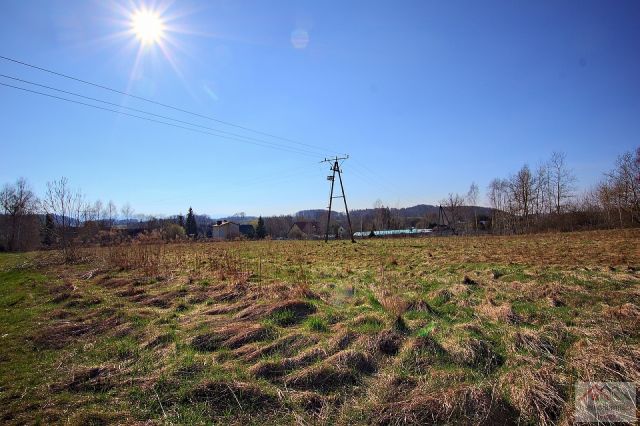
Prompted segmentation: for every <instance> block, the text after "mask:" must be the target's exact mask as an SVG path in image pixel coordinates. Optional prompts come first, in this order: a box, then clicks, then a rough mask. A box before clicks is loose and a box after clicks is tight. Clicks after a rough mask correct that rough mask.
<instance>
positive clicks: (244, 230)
mask: <svg viewBox="0 0 640 426" xmlns="http://www.w3.org/2000/svg"><path fill="white" fill-rule="evenodd" d="M239 229H240V233H241V234H242V235H244V236H245V237H247V238H253V237H255V236H256V229H255V228H254V227H253V225H251V224H246V225H239Z"/></svg>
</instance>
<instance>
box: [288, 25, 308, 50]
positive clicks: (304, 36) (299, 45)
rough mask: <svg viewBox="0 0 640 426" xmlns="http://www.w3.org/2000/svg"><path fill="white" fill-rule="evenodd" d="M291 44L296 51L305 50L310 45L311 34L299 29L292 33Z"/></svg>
mask: <svg viewBox="0 0 640 426" xmlns="http://www.w3.org/2000/svg"><path fill="white" fill-rule="evenodd" d="M291 44H292V45H293V47H295V48H296V49H304V48H306V47H307V45H308V44H309V33H308V32H307V31H305V30H301V29H297V30H293V31H292V32H291Z"/></svg>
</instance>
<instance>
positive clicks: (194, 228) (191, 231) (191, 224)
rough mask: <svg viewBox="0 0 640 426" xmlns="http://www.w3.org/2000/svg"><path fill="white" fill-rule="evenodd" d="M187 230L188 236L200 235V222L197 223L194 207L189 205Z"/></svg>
mask: <svg viewBox="0 0 640 426" xmlns="http://www.w3.org/2000/svg"><path fill="white" fill-rule="evenodd" d="M186 231H187V235H188V236H190V237H191V236H193V237H196V236H197V235H198V224H196V217H195V216H194V214H193V209H191V207H189V213H187V223H186Z"/></svg>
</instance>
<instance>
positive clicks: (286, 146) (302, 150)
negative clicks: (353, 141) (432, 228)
mask: <svg viewBox="0 0 640 426" xmlns="http://www.w3.org/2000/svg"><path fill="white" fill-rule="evenodd" d="M0 59H2V60H5V61H9V62H12V63H15V64H19V65H22V66H25V67H29V68H32V69H36V70H38V71H42V72H46V73H49V74H52V75H55V76H58V77H62V78H65V79H69V80H72V81H76V82H79V83H82V84H86V85H90V86H93V87H97V88H99V89H102V90H107V91H109V92H112V93H117V94H120V95H124V96H127V97H130V98H132V99H137V100H140V101H143V102H147V103H150V104H153V105H156V106H160V107H163V108H168V109H171V110H174V111H178V112H181V113H184V114H189V115H192V116H195V117H199V118H203V119H206V120H210V121H214V122H217V123H219V124H223V125H226V126H230V127H234V128H237V129H241V130H244V131H247V132H252V133H254V134H259V135H262V136H264V137H267V138H271V139H275V140H279V141H280V142H275V141H273V140H266V139H264V138H256V137H252V136H247V135H241V134H238V133H233V132H229V131H226V130H221V129H217V128H212V127H209V126H204V125H201V124H198V123H193V122H190V121H185V120H181V119H177V118H173V117H170V116H166V115H161V114H155V113H153V112H149V111H146V110H142V109H137V108H132V107H127V106H123V105H119V104H116V103H113V102H109V101H105V100H102V99H98V98H94V97H90V96H85V95H82V94H79V93H75V92H71V91H67V90H63V89H60V88H56V87H53V86H49V85H44V84H40V83H35V82H32V81H29V80H25V79H21V78H17V77H11V76H8V75H4V74H0V77H3V78H5V79H11V80H13V81H19V82H21V83H25V84H30V85H34V86H38V87H41V88H44V89H47V90H52V91H56V92H58V93H64V94H67V95H72V96H76V97H80V98H82V99H85V100H89V101H92V102H99V103H101V104H105V105H111V106H114V107H117V108H120V109H127V110H129V111H134V112H138V113H142V114H147V115H149V116H152V117H156V118H159V119H162V120H170V121H173V122H176V123H181V124H184V125H185V126H182V125H176V124H174V123H168V122H166V121H162V120H157V119H150V118H149V117H143V116H138V115H135V114H129V113H126V112H123V111H119V110H113V109H110V108H105V107H101V106H98V105H93V104H88V103H85V102H80V101H76V100H73V99H68V98H63V97H61V96H56V95H51V94H47V93H43V92H39V91H35V90H31V89H26V88H24V87H19V86H14V85H10V84H5V83H0V84H2V85H3V86H5V87H10V88H13V89H18V90H22V91H24V92H30V93H33V94H38V95H41V96H47V97H49V98H53V99H57V100H61V101H66V102H71V103H75V104H78V105H83V106H86V107H92V108H96V109H100V110H103V111H109V112H112V113H117V114H122V115H126V116H129V117H132V118H138V119H143V120H147V121H151V122H155V123H159V124H164V125H168V126H172V127H176V128H181V129H185V130H190V131H195V132H198V133H202V134H208V135H211V136H217V137H221V138H225V139H229V140H236V141H239V142H244V143H250V144H253V145H257V146H262V147H271V148H274V149H280V150H284V151H288V152H292V153H297V154H301V155H309V156H315V157H316V158H317V157H318V156H324V155H325V154H326V153H327V152H328V151H330V150H328V149H327V148H326V147H320V146H316V145H311V144H306V143H303V142H299V141H296V140H293V139H289V138H285V137H281V136H277V135H274V134H271V133H267V132H263V131H260V130H256V129H252V128H250V127H247V126H242V125H239V124H234V123H231V122H229V121H225V120H220V119H217V118H215V117H211V116H208V115H204V114H200V113H197V112H193V111H189V110H187V109H184V108H179V107H176V106H173V105H169V104H166V103H162V102H158V101H155V100H152V99H149V98H145V97H142V96H137V95H134V94H131V93H127V92H124V91H121V90H118V89H114V88H111V87H108V86H105V85H102V84H98V83H93V82H90V81H87V80H84V79H81V78H78V77H74V76H71V75H68V74H64V73H60V72H57V71H53V70H50V69H47V68H44V67H39V66H36V65H33V64H29V63H27V62H23V61H19V60H17V59H13V58H9V57H6V56H1V55H0ZM187 126H189V127H187ZM194 127H195V128H197V129H194ZM198 129H205V130H206V131H201V130H198ZM210 132H215V133H210Z"/></svg>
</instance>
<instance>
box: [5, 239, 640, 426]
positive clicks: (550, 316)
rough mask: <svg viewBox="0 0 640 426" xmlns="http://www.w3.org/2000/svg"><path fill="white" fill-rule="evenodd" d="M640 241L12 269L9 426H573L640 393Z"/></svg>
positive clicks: (115, 258) (169, 257)
mask: <svg viewBox="0 0 640 426" xmlns="http://www.w3.org/2000/svg"><path fill="white" fill-rule="evenodd" d="M639 301H640V230H622V231H607V232H585V233H567V234H548V235H533V236H512V237H450V238H411V239H396V240H363V241H359V242H358V243H357V244H351V243H349V242H346V241H333V242H330V243H329V244H325V243H323V242H318V241H260V242H233V243H231V242H230V243H193V244H169V245H133V246H126V247H113V248H97V249H86V250H85V251H83V252H82V258H81V260H80V261H79V262H77V263H76V264H63V263H61V262H60V261H59V255H58V254H57V253H55V252H44V253H27V254H22V255H9V254H3V255H0V422H2V423H5V424H22V423H38V422H40V423H43V424H49V423H63V424H111V423H120V424H134V423H138V422H139V423H141V424H142V423H144V424H165V423H167V424H169V423H172V424H194V423H195V424H210V423H230V424H283V423H285V424H296V423H299V424H354V423H355V424H405V423H407V424H429V423H437V424H443V423H445V424H446V423H449V424H498V423H500V424H509V423H520V424H570V423H572V422H573V420H572V410H573V409H572V407H573V398H574V396H573V384H574V383H575V381H577V380H598V381H606V380H611V381H636V382H638V381H640V307H639V305H640V302H639Z"/></svg>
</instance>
